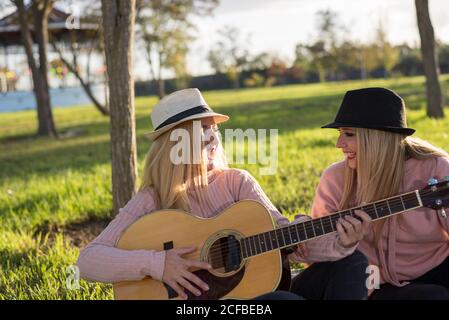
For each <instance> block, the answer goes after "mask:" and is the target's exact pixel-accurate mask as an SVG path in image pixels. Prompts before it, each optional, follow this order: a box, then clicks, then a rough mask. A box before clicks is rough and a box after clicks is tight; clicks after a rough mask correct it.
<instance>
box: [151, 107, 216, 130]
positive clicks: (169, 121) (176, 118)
mask: <svg viewBox="0 0 449 320" xmlns="http://www.w3.org/2000/svg"><path fill="white" fill-rule="evenodd" d="M210 111H211V110H210V109H209V108H208V107H207V106H205V105H202V106H198V107H195V108H191V109H189V110H186V111H183V112H180V113H177V114H175V115H174V116H172V117H170V118H168V119H167V120H165V121H164V122H162V123H161V124H160V125H158V126H157V127H156V129H154V130H159V129H160V128H162V127H165V126H167V125H169V124H172V123H175V122H177V121H179V120H182V119H184V118H187V117H190V116H193V115H195V114H199V113H205V112H210Z"/></svg>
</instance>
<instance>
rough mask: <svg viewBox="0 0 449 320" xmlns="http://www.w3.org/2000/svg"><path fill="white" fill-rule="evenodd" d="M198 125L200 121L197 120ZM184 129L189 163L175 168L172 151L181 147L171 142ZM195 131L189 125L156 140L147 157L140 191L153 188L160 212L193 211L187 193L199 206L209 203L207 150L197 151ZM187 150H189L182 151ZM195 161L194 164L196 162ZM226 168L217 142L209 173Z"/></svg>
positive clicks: (182, 125) (181, 125)
mask: <svg viewBox="0 0 449 320" xmlns="http://www.w3.org/2000/svg"><path fill="white" fill-rule="evenodd" d="M197 121H198V120H197ZM175 129H184V130H186V131H187V133H188V137H189V139H188V140H186V141H185V140H181V141H183V142H184V143H188V145H185V144H183V145H182V147H184V148H188V149H189V151H190V152H188V153H187V158H188V159H186V160H187V161H185V163H180V164H174V163H173V162H172V159H171V158H170V155H171V152H172V150H174V148H175V146H176V145H177V144H178V143H180V142H179V141H177V140H175V141H172V140H171V138H170V136H171V133H172V131H173V130H175ZM194 134H195V130H194V129H193V121H186V122H183V123H181V124H180V125H178V126H176V127H175V128H173V129H171V130H169V131H167V132H165V133H164V134H162V135H160V136H159V137H158V138H157V139H155V140H154V141H153V143H152V145H151V147H150V150H149V152H148V153H147V156H146V159H145V166H144V170H143V177H142V183H141V187H140V189H143V188H147V187H149V188H153V189H154V190H155V191H156V192H157V194H158V196H159V202H160V209H182V210H185V211H190V203H189V198H188V196H187V191H189V192H192V193H193V194H194V196H195V197H196V199H197V200H198V201H199V202H206V203H207V202H208V201H209V198H208V193H207V186H208V158H207V154H206V150H205V149H204V148H201V150H198V148H195V147H194V143H193V140H194V139H195V138H198V137H194ZM183 150H187V149H183ZM194 160H195V161H194ZM226 167H227V164H226V161H225V155H224V150H223V147H222V144H221V141H218V145H217V149H216V157H215V160H214V163H213V167H212V168H211V170H210V171H215V172H218V171H221V170H223V169H225V168H226Z"/></svg>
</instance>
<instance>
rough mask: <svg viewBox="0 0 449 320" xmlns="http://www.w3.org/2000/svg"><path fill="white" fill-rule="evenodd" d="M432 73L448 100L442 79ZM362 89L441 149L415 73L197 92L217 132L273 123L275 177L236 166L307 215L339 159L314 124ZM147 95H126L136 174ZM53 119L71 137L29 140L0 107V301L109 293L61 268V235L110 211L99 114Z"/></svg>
mask: <svg viewBox="0 0 449 320" xmlns="http://www.w3.org/2000/svg"><path fill="white" fill-rule="evenodd" d="M442 80H443V82H444V88H446V90H445V95H446V101H449V100H448V99H449V95H448V90H447V88H449V77H448V76H445V77H442ZM363 86H386V87H390V88H392V89H394V90H396V91H397V92H398V93H399V94H401V95H402V96H403V97H404V98H405V100H406V102H407V106H408V117H409V125H410V126H411V127H414V128H416V129H417V136H419V137H421V138H424V139H426V140H428V141H430V142H432V143H434V144H435V145H437V146H440V147H443V148H445V149H446V150H449V136H448V133H449V130H448V128H449V117H446V119H444V120H431V119H427V118H426V117H425V110H424V106H425V100H424V97H425V93H424V90H425V86H424V79H423V78H422V77H414V78H400V79H392V80H372V81H369V82H358V81H350V82H340V83H329V84H309V85H293V86H284V87H276V88H258V89H245V90H239V91H234V90H227V91H212V92H206V93H205V97H206V100H207V101H208V102H209V104H210V105H211V106H212V107H213V108H214V109H215V110H216V111H218V112H222V113H226V114H228V115H230V117H231V120H230V121H228V122H227V123H225V124H224V125H223V126H222V129H226V128H242V129H246V128H255V129H258V128H266V129H270V128H277V129H279V158H278V161H279V163H278V170H277V172H276V174H274V175H268V176H263V175H261V174H260V172H259V167H260V165H257V164H247V165H239V166H238V167H241V168H245V169H248V170H249V171H250V172H251V173H252V174H253V175H254V176H255V177H256V178H257V179H258V180H259V182H260V184H261V185H262V187H263V188H264V190H265V192H266V193H267V194H268V196H269V197H270V199H271V200H272V201H273V203H274V204H275V205H276V206H277V207H278V208H280V210H281V211H282V212H283V213H284V214H285V215H287V216H289V218H292V217H293V215H294V214H296V213H298V212H305V213H307V212H309V210H310V206H311V202H312V199H313V194H314V190H315V188H316V185H317V183H318V179H319V176H320V174H321V172H322V170H323V169H324V168H325V167H326V166H328V165H329V164H330V163H332V162H334V161H337V160H339V159H340V158H341V153H340V151H339V150H337V149H336V148H335V147H334V144H335V140H336V137H337V132H336V131H335V130H324V129H320V128H319V127H320V126H321V125H323V124H325V123H327V122H329V121H331V120H332V119H333V117H334V115H335V112H336V110H337V108H338V106H339V103H340V101H341V98H342V96H343V94H344V92H345V91H346V90H348V89H353V88H359V87H363ZM156 101H157V100H156V99H155V98H154V97H150V98H137V99H136V121H137V137H138V138H137V143H138V158H139V172H141V169H142V164H143V159H144V156H145V153H146V152H147V150H148V148H149V146H150V142H149V141H148V140H147V139H146V138H145V136H144V134H145V132H149V131H151V130H152V128H151V121H150V117H149V115H150V111H151V106H153V105H154V104H155V103H156ZM448 112H449V111H448V110H446V113H448ZM54 117H55V121H56V124H57V128H58V130H59V132H63V133H64V132H70V131H71V130H80V132H81V134H80V135H77V136H75V137H67V138H61V139H58V140H52V139H46V138H37V137H36V136H35V135H34V133H35V132H36V114H35V112H34V111H23V112H15V113H3V114H0V268H1V270H0V299H111V298H112V289H111V286H110V285H105V284H95V283H87V282H85V281H81V283H80V285H81V288H80V290H68V289H67V288H66V277H67V274H66V267H67V266H69V265H71V264H74V263H75V262H76V258H77V256H78V253H79V248H78V247H76V246H74V245H73V244H72V243H71V242H70V239H71V237H69V235H68V234H67V232H63V231H64V230H67V228H69V227H70V226H73V225H81V226H82V225H83V222H84V223H85V222H86V221H96V220H99V221H103V220H108V219H110V218H111V217H112V214H111V207H112V204H111V200H112V198H111V194H110V190H111V173H110V170H111V167H110V147H109V125H108V118H105V117H103V116H101V115H100V114H99V113H98V112H97V111H96V110H95V109H94V108H93V107H92V106H79V107H74V108H68V109H64V108H61V109H60V108H56V109H55V110H54ZM84 225H86V223H85V224H84ZM49 230H50V231H51V230H53V231H54V230H56V231H59V232H56V236H55V235H54V233H52V234H51V235H49V233H48V231H49Z"/></svg>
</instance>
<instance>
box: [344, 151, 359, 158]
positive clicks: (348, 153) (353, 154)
mask: <svg viewBox="0 0 449 320" xmlns="http://www.w3.org/2000/svg"><path fill="white" fill-rule="evenodd" d="M344 154H345V156H346V158H348V160H354V159H355V157H356V153H355V152H344Z"/></svg>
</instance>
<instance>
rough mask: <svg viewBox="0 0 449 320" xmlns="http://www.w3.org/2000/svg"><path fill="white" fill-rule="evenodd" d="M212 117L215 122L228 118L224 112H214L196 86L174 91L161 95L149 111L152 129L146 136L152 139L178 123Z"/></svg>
mask: <svg viewBox="0 0 449 320" xmlns="http://www.w3.org/2000/svg"><path fill="white" fill-rule="evenodd" d="M209 117H212V118H214V121H215V123H221V122H224V121H227V120H228V119H229V117H228V116H225V115H224V114H220V113H216V112H214V111H213V110H212V109H211V108H210V107H209V106H208V105H207V103H206V101H205V100H204V98H203V96H202V95H201V92H200V91H199V90H198V89H197V88H189V89H183V90H178V91H175V92H173V93H171V94H169V95H167V96H165V97H163V98H162V99H161V100H160V101H159V103H158V104H157V105H155V106H154V108H153V111H152V112H151V122H152V123H153V128H154V131H152V132H150V133H148V134H147V136H148V137H149V138H150V139H152V140H154V139H156V138H157V137H159V136H160V135H161V134H163V133H164V132H167V131H168V130H170V129H171V128H173V127H176V126H177V125H178V124H180V123H182V122H185V121H188V120H193V119H202V118H209Z"/></svg>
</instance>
